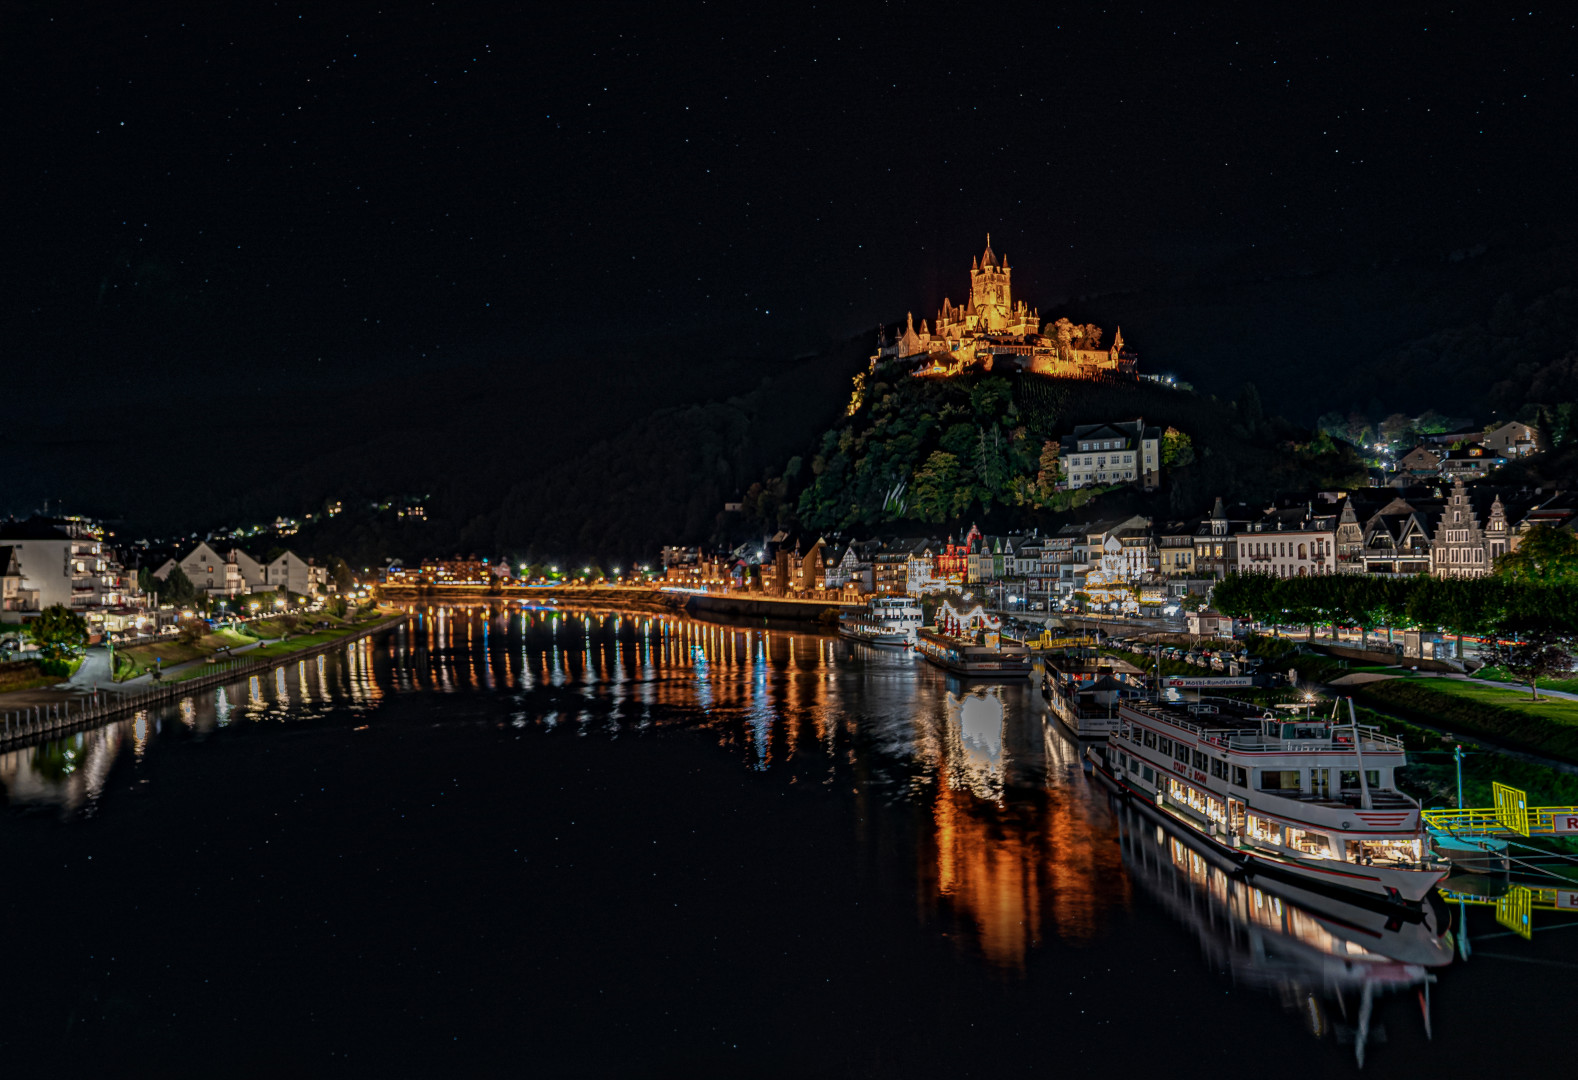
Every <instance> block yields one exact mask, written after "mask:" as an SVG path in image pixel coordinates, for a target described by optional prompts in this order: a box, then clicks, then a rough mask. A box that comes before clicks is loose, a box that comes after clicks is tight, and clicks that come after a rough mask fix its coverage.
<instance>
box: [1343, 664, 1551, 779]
mask: <svg viewBox="0 0 1578 1080" xmlns="http://www.w3.org/2000/svg"><path fill="white" fill-rule="evenodd" d="M1351 692H1352V694H1353V697H1354V699H1355V700H1356V701H1358V702H1360V703H1362V704H1364V705H1367V706H1369V707H1371V708H1374V709H1376V710H1379V711H1381V712H1387V713H1392V714H1394V715H1396V716H1400V717H1402V718H1404V719H1407V720H1416V721H1418V722H1420V723H1424V724H1430V725H1432V726H1434V727H1439V728H1443V729H1445V730H1448V731H1456V732H1461V733H1463V734H1464V735H1472V736H1474V737H1475V738H1480V739H1484V740H1486V741H1487V742H1493V743H1497V744H1499V745H1501V746H1506V747H1509V748H1511V749H1514V750H1524V751H1527V752H1529V753H1534V754H1542V755H1544V756H1546V757H1553V758H1559V759H1561V760H1563V761H1571V762H1578V702H1575V701H1563V700H1552V699H1549V698H1543V699H1541V700H1540V701H1531V700H1529V698H1528V697H1527V696H1526V695H1523V694H1520V693H1518V692H1517V691H1516V690H1512V689H1507V690H1502V689H1499V688H1497V687H1491V686H1481V685H1479V684H1477V683H1471V682H1465V681H1463V680H1461V679H1387V680H1385V681H1382V682H1373V683H1367V684H1366V685H1364V686H1357V687H1353V688H1352V691H1351Z"/></svg>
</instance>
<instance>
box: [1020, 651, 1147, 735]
mask: <svg viewBox="0 0 1578 1080" xmlns="http://www.w3.org/2000/svg"><path fill="white" fill-rule="evenodd" d="M1042 668H1043V674H1042V676H1041V696H1042V698H1044V699H1045V700H1046V703H1047V708H1049V709H1051V710H1052V715H1054V716H1056V717H1057V718H1058V719H1059V720H1061V721H1062V722H1063V726H1064V727H1066V728H1068V730H1069V731H1071V732H1073V733H1074V734H1075V735H1077V736H1079V737H1080V738H1081V739H1105V738H1107V737H1108V736H1109V735H1111V734H1112V733H1113V732H1114V731H1117V730H1118V702H1119V700H1120V699H1121V698H1122V697H1124V696H1134V695H1137V694H1138V693H1139V692H1140V686H1139V684H1138V683H1135V682H1132V681H1129V680H1130V679H1131V678H1132V677H1133V676H1137V675H1139V669H1138V668H1136V667H1134V666H1133V665H1132V664H1126V663H1124V662H1123V661H1122V660H1112V659H1109V658H1107V657H1099V658H1089V657H1081V656H1062V657H1048V658H1047V659H1046V660H1044V661H1043V662H1042Z"/></svg>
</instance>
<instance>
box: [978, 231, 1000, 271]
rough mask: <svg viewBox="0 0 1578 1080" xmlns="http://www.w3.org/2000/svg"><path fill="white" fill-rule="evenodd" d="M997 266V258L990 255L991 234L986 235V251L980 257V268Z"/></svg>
mask: <svg viewBox="0 0 1578 1080" xmlns="http://www.w3.org/2000/svg"><path fill="white" fill-rule="evenodd" d="M996 265H997V256H996V255H993V254H992V234H991V233H987V234H986V251H985V252H984V253H983V254H982V255H981V268H982V269H985V268H986V267H988V266H996Z"/></svg>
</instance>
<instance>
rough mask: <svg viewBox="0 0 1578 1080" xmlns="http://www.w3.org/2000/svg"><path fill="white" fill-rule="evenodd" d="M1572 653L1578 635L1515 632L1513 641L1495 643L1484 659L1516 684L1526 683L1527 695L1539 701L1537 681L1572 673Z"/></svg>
mask: <svg viewBox="0 0 1578 1080" xmlns="http://www.w3.org/2000/svg"><path fill="white" fill-rule="evenodd" d="M1574 649H1578V632H1575V631H1573V630H1569V629H1556V628H1549V627H1547V628H1536V629H1529V630H1524V631H1521V632H1515V639H1514V640H1510V641H1508V640H1498V641H1496V642H1495V644H1493V645H1492V646H1491V647H1490V649H1489V650H1488V654H1487V659H1488V660H1489V662H1490V663H1491V664H1493V665H1494V666H1496V667H1499V668H1504V669H1505V670H1506V671H1507V672H1508V673H1510V674H1511V675H1513V676H1514V677H1515V678H1516V679H1517V680H1518V681H1519V682H1522V683H1527V684H1528V686H1529V694H1530V695H1531V696H1532V697H1533V698H1534V700H1536V701H1538V700H1539V698H1540V690H1539V680H1540V679H1544V678H1549V677H1550V676H1553V675H1567V674H1570V673H1571V672H1572V669H1573V651H1574Z"/></svg>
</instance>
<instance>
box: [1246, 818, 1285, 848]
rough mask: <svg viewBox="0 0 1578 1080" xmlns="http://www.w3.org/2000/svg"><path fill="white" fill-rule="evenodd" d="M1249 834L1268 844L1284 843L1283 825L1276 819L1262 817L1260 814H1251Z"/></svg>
mask: <svg viewBox="0 0 1578 1080" xmlns="http://www.w3.org/2000/svg"><path fill="white" fill-rule="evenodd" d="M1249 835H1250V836H1251V837H1253V838H1254V839H1256V840H1260V841H1262V842H1264V843H1267V844H1280V843H1282V826H1280V825H1278V824H1277V823H1276V822H1275V821H1271V820H1269V819H1267V818H1263V817H1260V816H1259V815H1258V814H1250V815H1249Z"/></svg>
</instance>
